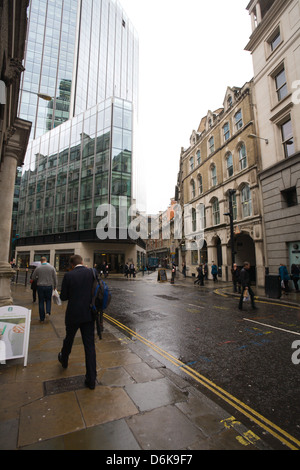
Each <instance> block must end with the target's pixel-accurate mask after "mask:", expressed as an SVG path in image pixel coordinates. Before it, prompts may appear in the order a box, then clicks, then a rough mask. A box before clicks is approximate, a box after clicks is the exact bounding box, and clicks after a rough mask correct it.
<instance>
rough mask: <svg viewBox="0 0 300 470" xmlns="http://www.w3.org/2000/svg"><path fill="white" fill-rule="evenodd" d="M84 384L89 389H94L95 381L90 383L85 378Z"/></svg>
mask: <svg viewBox="0 0 300 470" xmlns="http://www.w3.org/2000/svg"><path fill="white" fill-rule="evenodd" d="M84 385H85V386H86V387H88V388H89V389H90V390H95V382H94V383H90V382H88V381H87V380H86V379H85V381H84Z"/></svg>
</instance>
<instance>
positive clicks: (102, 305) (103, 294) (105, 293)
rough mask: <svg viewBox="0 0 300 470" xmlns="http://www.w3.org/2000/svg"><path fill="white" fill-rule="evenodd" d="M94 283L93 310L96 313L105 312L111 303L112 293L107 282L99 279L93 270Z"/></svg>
mask: <svg viewBox="0 0 300 470" xmlns="http://www.w3.org/2000/svg"><path fill="white" fill-rule="evenodd" d="M93 276H94V283H93V290H92V303H91V308H92V311H93V312H94V313H96V312H101V311H103V310H105V309H106V308H107V307H108V306H109V304H110V301H111V292H110V290H109V287H108V285H107V284H106V282H104V281H102V279H100V280H99V279H98V276H97V274H96V273H95V270H94V269H93Z"/></svg>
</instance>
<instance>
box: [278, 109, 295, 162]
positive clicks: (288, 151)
mask: <svg viewBox="0 0 300 470" xmlns="http://www.w3.org/2000/svg"><path fill="white" fill-rule="evenodd" d="M281 135H282V145H283V148H284V156H285V158H288V157H290V156H291V155H293V154H294V153H295V146H294V137H293V127H292V121H291V118H289V119H288V120H287V121H286V122H285V123H284V124H282V125H281Z"/></svg>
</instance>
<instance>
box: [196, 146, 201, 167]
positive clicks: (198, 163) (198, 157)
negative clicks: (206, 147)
mask: <svg viewBox="0 0 300 470" xmlns="http://www.w3.org/2000/svg"><path fill="white" fill-rule="evenodd" d="M196 157H197V165H200V163H201V152H200V150H197V154H196Z"/></svg>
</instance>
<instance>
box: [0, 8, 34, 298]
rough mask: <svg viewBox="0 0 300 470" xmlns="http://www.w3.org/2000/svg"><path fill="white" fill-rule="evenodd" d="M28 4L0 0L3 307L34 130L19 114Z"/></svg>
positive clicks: (7, 295)
mask: <svg viewBox="0 0 300 470" xmlns="http://www.w3.org/2000/svg"><path fill="white" fill-rule="evenodd" d="M28 3H29V0H18V1H17V2H16V1H13V0H2V1H1V2H0V201H1V206H0V307H1V306H4V305H9V304H11V303H12V299H11V293H10V280H11V277H12V273H13V272H12V269H11V265H10V263H9V261H10V252H11V229H12V220H11V218H12V209H13V201H14V184H15V179H16V170H17V166H21V165H22V164H23V161H24V157H25V152H26V147H27V143H28V139H29V134H30V129H31V122H28V121H25V120H23V119H19V118H18V117H17V106H18V98H19V88H20V76H21V72H22V71H23V70H24V68H23V65H22V61H23V57H24V47H25V37H26V28H27V7H28Z"/></svg>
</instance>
